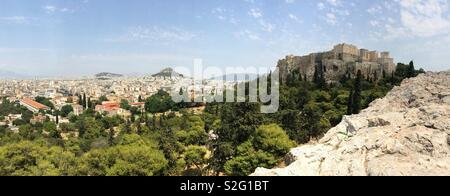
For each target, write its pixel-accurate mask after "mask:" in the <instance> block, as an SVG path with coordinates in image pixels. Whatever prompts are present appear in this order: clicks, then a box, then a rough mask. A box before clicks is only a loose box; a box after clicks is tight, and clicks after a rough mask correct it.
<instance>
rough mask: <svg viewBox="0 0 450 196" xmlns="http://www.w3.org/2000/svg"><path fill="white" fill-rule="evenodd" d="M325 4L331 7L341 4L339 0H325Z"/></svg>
mask: <svg viewBox="0 0 450 196" xmlns="http://www.w3.org/2000/svg"><path fill="white" fill-rule="evenodd" d="M327 2H328V3H329V4H330V5H332V6H338V5H339V4H340V3H341V1H340V0H327Z"/></svg>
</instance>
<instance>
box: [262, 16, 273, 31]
mask: <svg viewBox="0 0 450 196" xmlns="http://www.w3.org/2000/svg"><path fill="white" fill-rule="evenodd" d="M259 24H260V25H261V28H262V30H263V31H266V32H269V33H271V32H272V31H273V30H274V28H275V25H274V24H271V23H268V22H266V21H265V20H262V19H261V20H259Z"/></svg>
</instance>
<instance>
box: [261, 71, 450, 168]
mask: <svg viewBox="0 0 450 196" xmlns="http://www.w3.org/2000/svg"><path fill="white" fill-rule="evenodd" d="M287 160H290V161H289V162H288V164H290V165H289V166H288V167H286V168H280V169H271V170H269V169H264V168H259V169H257V170H256V172H255V173H254V174H253V176H335V175H337V176H384V175H388V176H391V175H394V176H417V175H420V176H422V175H426V176H428V175H446V176H448V175H450V72H442V73H427V74H422V75H420V76H418V77H416V78H413V79H407V80H405V81H404V82H403V84H402V85H401V86H400V87H396V88H394V89H393V90H392V91H391V92H390V93H389V94H388V95H387V96H386V97H385V98H383V99H379V100H376V101H375V102H373V103H372V104H371V105H370V107H369V108H368V109H366V110H364V111H362V112H361V114H358V115H353V116H346V117H345V118H344V119H343V121H342V122H341V123H340V124H339V125H338V126H336V127H335V128H333V129H331V130H330V131H329V132H328V133H327V134H326V135H325V137H324V138H322V139H321V140H320V141H319V142H318V143H316V144H307V145H304V146H301V147H299V148H295V149H292V150H291V152H290V154H289V155H288V159H287Z"/></svg>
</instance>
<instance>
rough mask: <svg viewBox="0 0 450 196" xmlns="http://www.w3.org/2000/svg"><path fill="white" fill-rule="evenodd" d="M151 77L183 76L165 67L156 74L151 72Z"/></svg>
mask: <svg viewBox="0 0 450 196" xmlns="http://www.w3.org/2000/svg"><path fill="white" fill-rule="evenodd" d="M152 76H153V77H183V75H182V74H179V73H177V72H176V71H174V70H173V69H172V68H166V69H163V70H161V71H160V72H159V73H157V74H153V75H152Z"/></svg>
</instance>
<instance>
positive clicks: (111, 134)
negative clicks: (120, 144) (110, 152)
mask: <svg viewBox="0 0 450 196" xmlns="http://www.w3.org/2000/svg"><path fill="white" fill-rule="evenodd" d="M108 144H109V146H114V127H111V128H110V129H109V133H108Z"/></svg>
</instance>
